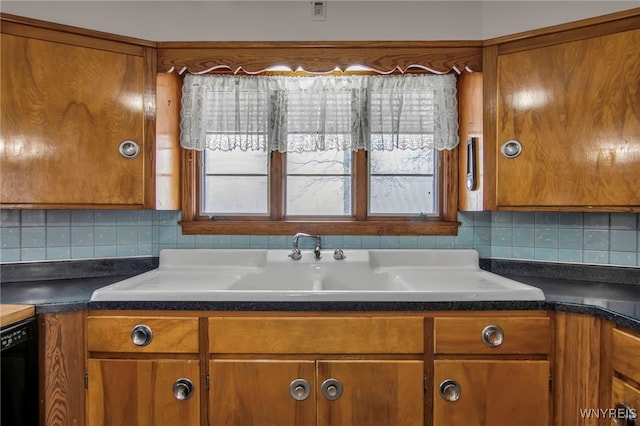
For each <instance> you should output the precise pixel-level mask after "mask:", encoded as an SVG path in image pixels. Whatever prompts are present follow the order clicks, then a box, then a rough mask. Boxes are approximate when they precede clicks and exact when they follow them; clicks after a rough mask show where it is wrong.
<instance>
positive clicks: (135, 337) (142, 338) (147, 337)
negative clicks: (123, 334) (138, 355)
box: [131, 324, 153, 346]
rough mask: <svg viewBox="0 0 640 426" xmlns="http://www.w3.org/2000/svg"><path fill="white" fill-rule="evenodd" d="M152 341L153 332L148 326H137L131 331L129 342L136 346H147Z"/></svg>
mask: <svg viewBox="0 0 640 426" xmlns="http://www.w3.org/2000/svg"><path fill="white" fill-rule="evenodd" d="M152 339H153V332H152V331H151V329H150V328H149V326H148V325H145V324H138V325H136V326H134V327H133V329H132V330H131V341H132V342H133V344H134V345H136V346H147V345H148V344H149V343H151V340H152Z"/></svg>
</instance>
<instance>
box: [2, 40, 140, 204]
mask: <svg viewBox="0 0 640 426" xmlns="http://www.w3.org/2000/svg"><path fill="white" fill-rule="evenodd" d="M144 71H145V60H144V58H143V57H141V56H134V55H125V54H119V53H113V52H108V51H103V50H96V49H90V48H85V47H77V46H71V45H67V44H60V43H53V42H48V41H42V40H37V39H31V38H26V37H18V36H13V35H8V34H2V94H3V96H2V104H1V107H2V113H1V114H2V115H1V120H2V130H1V132H2V139H3V144H4V149H3V150H2V153H1V154H0V161H2V174H1V177H2V179H1V186H0V190H1V193H2V198H1V202H2V204H3V205H5V206H9V207H15V206H21V205H30V206H34V205H35V206H41V207H45V206H61V205H92V206H96V205H114V206H127V205H128V206H135V207H142V206H144V204H145V192H144V183H145V182H144V167H145V164H144V163H145V160H144V159H145V155H140V156H138V157H136V158H133V159H125V158H123V157H122V156H121V155H120V154H119V152H118V146H119V144H120V142H122V141H124V140H126V139H132V140H134V141H136V142H137V143H138V144H139V145H140V146H141V147H142V149H143V150H144V149H145V147H146V144H145V139H144V138H145V128H144V126H145V120H144V117H145V116H144V111H145V110H144V108H145V97H144V94H145V81H144ZM98 88H99V90H98ZM151 107H153V105H151ZM152 113H153V111H152ZM149 166H150V165H147V167H149Z"/></svg>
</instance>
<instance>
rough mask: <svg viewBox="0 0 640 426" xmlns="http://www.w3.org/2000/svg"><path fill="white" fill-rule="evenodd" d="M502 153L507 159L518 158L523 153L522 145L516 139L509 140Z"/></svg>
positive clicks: (502, 147) (501, 148)
mask: <svg viewBox="0 0 640 426" xmlns="http://www.w3.org/2000/svg"><path fill="white" fill-rule="evenodd" d="M500 152H501V153H502V155H503V156H504V157H506V158H516V157H517V156H518V155H520V154H521V153H522V144H521V143H520V142H518V141H517V140H515V139H511V140H508V141H506V142H505V143H503V144H502V146H501V147H500Z"/></svg>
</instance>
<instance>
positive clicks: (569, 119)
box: [496, 30, 640, 210]
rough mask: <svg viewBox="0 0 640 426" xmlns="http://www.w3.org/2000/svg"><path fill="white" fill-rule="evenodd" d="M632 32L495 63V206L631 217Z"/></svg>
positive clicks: (638, 138)
mask: <svg viewBox="0 0 640 426" xmlns="http://www.w3.org/2000/svg"><path fill="white" fill-rule="evenodd" d="M638 45H640V30H635V31H626V32H622V33H618V34H612V35H607V36H602V37H594V38H590V39H587V40H580V41H575V42H571V43H564V44H561V45H555V46H550V47H545V48H539V49H532V50H527V51H523V52H517V53H513V54H508V55H501V56H499V57H498V109H497V123H498V138H497V140H498V144H499V145H501V144H502V143H504V142H505V141H507V140H510V139H516V140H519V141H520V142H521V143H522V145H523V151H522V154H521V155H520V156H518V157H517V158H514V159H506V158H504V157H503V156H502V155H500V154H498V153H497V154H496V155H497V204H498V207H531V206H539V207H571V206H573V207H576V208H578V207H582V208H583V209H586V208H589V207H591V206H594V207H598V206H600V207H612V208H619V209H620V208H624V209H628V210H631V209H640V191H638V188H640V174H639V173H637V170H639V169H640V95H639V92H638V87H639V86H638V78H637V75H635V74H634V73H632V72H629V70H632V69H637V68H638V66H639V65H640V50H639V49H635V48H633V46H638Z"/></svg>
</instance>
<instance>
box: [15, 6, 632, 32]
mask: <svg viewBox="0 0 640 426" xmlns="http://www.w3.org/2000/svg"><path fill="white" fill-rule="evenodd" d="M638 6H640V1H638V0H627V1H593V0H591V1H579V0H572V1H553V2H551V1H477V0H476V1H451V0H449V1H379V0H377V1H343V0H329V1H327V9H326V20H325V21H313V20H312V19H311V5H310V2H309V1H308V0H297V1H237V0H236V1H166V0H165V1H24V0H20V1H7V0H3V1H2V11H3V12H5V13H11V14H15V15H20V16H26V17H30V18H35V19H41V20H45V21H51V22H56V23H61V24H66V25H73V26H77V27H82V28H89V29H94V30H99V31H105V32H110V33H115V34H120V35H127V36H130V37H136V38H142V39H146V40H152V41H222V40H235V41H243V40H244V41H263V40H300V41H302V40H311V41H313V40H316V41H317V40H484V39H488V38H492V37H497V36H502V35H507V34H513V33H516V32H520V31H528V30H531V29H536V28H541V27H546V26H551V25H556V24H560V23H565V22H570V21H576V20H580V19H585V18H590V17H594V16H599V15H605V14H608V13H613V12H617V11H621V10H626V9H632V8H634V7H638Z"/></svg>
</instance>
